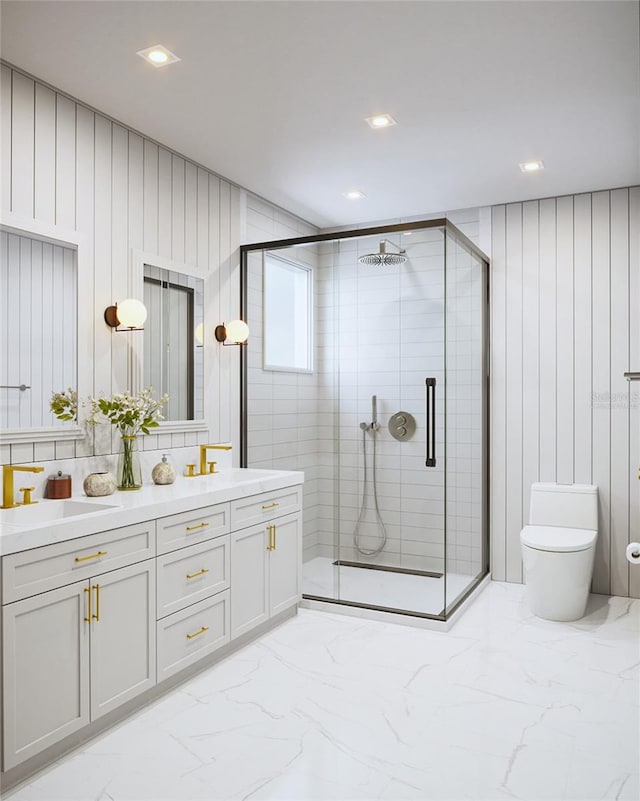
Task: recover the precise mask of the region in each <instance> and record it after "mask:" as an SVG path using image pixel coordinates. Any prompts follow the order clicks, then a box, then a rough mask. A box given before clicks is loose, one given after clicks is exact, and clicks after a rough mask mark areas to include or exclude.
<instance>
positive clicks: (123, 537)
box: [2, 520, 156, 603]
mask: <svg viewBox="0 0 640 801" xmlns="http://www.w3.org/2000/svg"><path fill="white" fill-rule="evenodd" d="M155 526H156V524H155V521H154V520H151V521H148V522H146V523H139V524H137V525H134V526H125V527H124V528H116V529H114V530H113V531H103V532H100V533H99V534H89V535H88V536H86V537H78V538H76V539H73V540H68V541H66V542H58V543H56V544H55V545H44V546H43V547H42V548H33V549H32V550H30V551H21V552H20V553H15V554H9V555H8V556H5V557H3V559H2V586H3V590H2V601H3V603H10V602H11V601H18V600H20V599H21V598H29V597H30V596H32V595H36V594H37V593H40V592H46V591H47V590H52V589H55V588H56V587H63V586H65V585H66V584H71V583H72V582H74V581H81V580H82V579H88V578H90V577H92V576H99V575H100V574H101V573H106V572H107V571H109V570H115V569H116V568H118V567H125V566H126V565H132V564H135V563H136V562H142V561H143V560H144V559H149V558H151V557H153V556H155V553H156V547H155V546H156V543H155V531H156V529H155Z"/></svg>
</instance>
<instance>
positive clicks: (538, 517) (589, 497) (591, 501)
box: [529, 484, 598, 531]
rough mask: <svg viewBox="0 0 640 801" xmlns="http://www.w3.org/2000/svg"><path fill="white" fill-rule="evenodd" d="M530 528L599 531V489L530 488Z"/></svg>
mask: <svg viewBox="0 0 640 801" xmlns="http://www.w3.org/2000/svg"><path fill="white" fill-rule="evenodd" d="M529 524H530V525H533V526H565V527H566V528H585V529H588V530H590V531H597V530H598V488H597V487H595V486H593V485H591V484H532V485H531V506H530V509H529Z"/></svg>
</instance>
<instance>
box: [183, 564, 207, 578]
mask: <svg viewBox="0 0 640 801" xmlns="http://www.w3.org/2000/svg"><path fill="white" fill-rule="evenodd" d="M208 572H209V568H208V567H203V568H202V570H198V572H197V573H187V578H188V579H192V578H197V577H198V576H204V574H205V573H208Z"/></svg>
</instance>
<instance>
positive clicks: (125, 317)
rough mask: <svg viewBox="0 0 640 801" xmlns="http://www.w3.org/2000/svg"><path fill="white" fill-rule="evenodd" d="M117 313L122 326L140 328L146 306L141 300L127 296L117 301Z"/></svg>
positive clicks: (144, 317)
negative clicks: (119, 301)
mask: <svg viewBox="0 0 640 801" xmlns="http://www.w3.org/2000/svg"><path fill="white" fill-rule="evenodd" d="M117 314H118V320H119V322H120V325H122V326H124V328H142V326H143V325H144V321H145V320H146V319H147V308H146V306H145V305H144V303H143V302H142V301H141V300H136V299H135V298H127V299H126V300H123V301H122V302H121V303H118V311H117Z"/></svg>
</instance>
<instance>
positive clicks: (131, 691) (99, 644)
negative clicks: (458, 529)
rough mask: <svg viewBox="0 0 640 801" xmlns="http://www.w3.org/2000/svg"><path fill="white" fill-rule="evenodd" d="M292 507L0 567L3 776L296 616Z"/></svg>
mask: <svg viewBox="0 0 640 801" xmlns="http://www.w3.org/2000/svg"><path fill="white" fill-rule="evenodd" d="M301 502H302V492H301V488H300V487H299V486H294V487H286V488H284V489H280V490H276V491H273V492H267V493H259V494H256V495H252V496H248V497H244V498H242V499H238V500H231V501H226V502H224V503H219V504H215V505H209V506H203V507H197V506H196V507H195V508H194V509H193V510H190V511H188V512H180V513H177V514H174V515H168V516H165V517H159V518H158V519H157V520H149V521H146V522H143V523H138V524H135V525H131V526H125V527H119V528H116V529H113V530H111V531H103V532H98V533H95V534H88V535H87V536H84V537H76V538H74V539H69V540H63V541H62V542H58V543H55V544H50V545H42V546H40V547H34V548H31V549H28V550H22V551H18V552H16V553H12V554H8V555H6V556H4V557H3V558H2V579H3V582H2V603H3V607H2V622H3V630H2V646H3V661H2V664H3V675H2V690H3V724H2V731H3V734H4V742H3V771H7V770H10V769H11V768H14V767H16V766H17V765H20V763H22V762H24V761H25V760H28V759H30V758H31V757H35V756H36V755H37V754H39V753H40V752H42V751H44V750H45V749H47V748H49V747H50V746H53V745H55V744H56V743H59V742H60V741H62V740H64V739H65V738H67V737H68V736H69V735H72V734H74V733H75V732H78V731H79V730H81V729H82V728H83V727H85V726H90V725H91V724H92V723H93V722H94V721H98V720H99V719H100V718H101V717H103V716H104V715H106V714H107V713H109V712H111V711H113V710H115V709H117V708H118V707H120V706H122V705H123V704H125V703H127V702H128V701H131V700H132V699H134V698H135V697H136V696H138V695H140V694H141V693H143V692H145V691H147V690H150V689H151V688H153V687H154V685H156V684H158V683H160V682H163V681H164V680H165V679H168V678H169V677H171V676H173V675H174V674H177V673H179V672H180V671H182V670H184V669H185V668H187V667H189V666H190V665H193V664H195V663H197V662H199V661H200V660H202V659H203V658H205V657H206V656H208V655H211V654H213V653H214V652H215V651H216V650H218V649H219V648H221V647H222V646H224V645H226V644H228V643H229V642H231V641H232V640H233V639H234V638H235V637H238V636H239V635H241V634H243V633H245V632H247V631H250V630H251V629H253V628H255V627H256V626H258V625H259V624H260V623H265V622H267V621H268V620H269V619H270V618H271V617H273V616H275V615H277V614H279V613H280V612H283V611H285V610H286V609H289V608H291V607H294V606H295V605H296V604H297V603H298V599H299V582H300V560H301V538H302V517H301ZM140 703H141V701H140V700H139V701H138V704H140ZM133 706H135V705H133ZM130 708H132V707H130ZM93 728H95V727H93ZM93 728H89V729H88V731H89V732H91V731H93ZM50 753H51V752H50ZM43 757H44V755H43ZM50 758H51V757H50ZM35 761H36V760H34V762H35Z"/></svg>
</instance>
